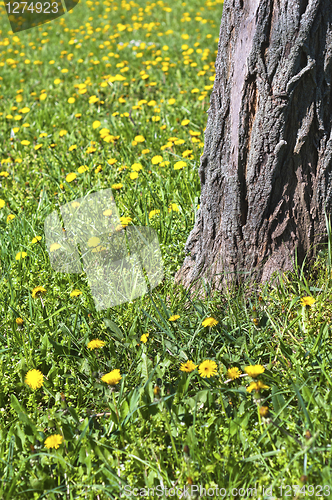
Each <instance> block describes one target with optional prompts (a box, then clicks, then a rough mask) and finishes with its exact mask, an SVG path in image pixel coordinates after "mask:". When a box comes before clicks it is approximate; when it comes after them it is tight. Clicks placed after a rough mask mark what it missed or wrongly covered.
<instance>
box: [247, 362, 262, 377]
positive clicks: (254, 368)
mask: <svg viewBox="0 0 332 500" xmlns="http://www.w3.org/2000/svg"><path fill="white" fill-rule="evenodd" d="M244 371H245V372H246V373H247V374H248V375H249V377H251V378H255V377H257V376H258V375H260V374H261V373H264V371H265V368H264V366H262V365H250V366H246V367H245V369H244Z"/></svg>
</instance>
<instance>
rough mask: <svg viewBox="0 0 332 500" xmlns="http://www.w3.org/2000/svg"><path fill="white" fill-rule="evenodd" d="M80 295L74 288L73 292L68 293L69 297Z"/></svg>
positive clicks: (79, 291)
mask: <svg viewBox="0 0 332 500" xmlns="http://www.w3.org/2000/svg"><path fill="white" fill-rule="evenodd" d="M81 294H82V292H81V290H78V289H77V288H75V290H73V291H72V292H70V297H78V296H79V295H81Z"/></svg>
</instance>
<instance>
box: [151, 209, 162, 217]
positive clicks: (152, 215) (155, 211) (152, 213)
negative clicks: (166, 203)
mask: <svg viewBox="0 0 332 500" xmlns="http://www.w3.org/2000/svg"><path fill="white" fill-rule="evenodd" d="M158 214H160V210H151V212H150V213H149V219H152V217H154V216H155V215H158Z"/></svg>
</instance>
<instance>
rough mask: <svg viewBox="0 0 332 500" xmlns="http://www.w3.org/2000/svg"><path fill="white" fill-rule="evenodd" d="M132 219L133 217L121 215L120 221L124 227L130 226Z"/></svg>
mask: <svg viewBox="0 0 332 500" xmlns="http://www.w3.org/2000/svg"><path fill="white" fill-rule="evenodd" d="M132 220H133V219H132V218H131V217H124V216H123V217H120V221H121V225H122V227H127V226H128V224H129V223H130V222H132Z"/></svg>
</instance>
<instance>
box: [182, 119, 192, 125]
mask: <svg viewBox="0 0 332 500" xmlns="http://www.w3.org/2000/svg"><path fill="white" fill-rule="evenodd" d="M188 123H190V120H188V119H186V120H182V122H181V125H188Z"/></svg>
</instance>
